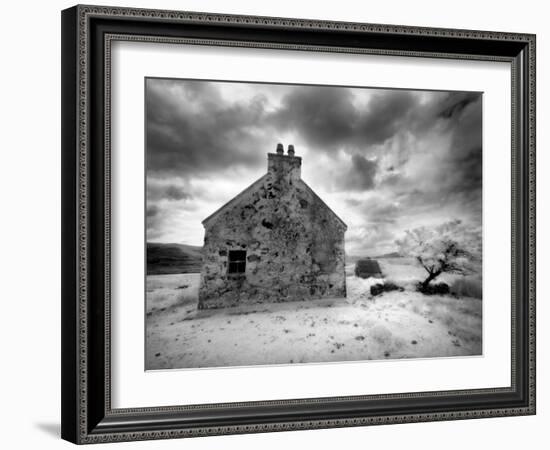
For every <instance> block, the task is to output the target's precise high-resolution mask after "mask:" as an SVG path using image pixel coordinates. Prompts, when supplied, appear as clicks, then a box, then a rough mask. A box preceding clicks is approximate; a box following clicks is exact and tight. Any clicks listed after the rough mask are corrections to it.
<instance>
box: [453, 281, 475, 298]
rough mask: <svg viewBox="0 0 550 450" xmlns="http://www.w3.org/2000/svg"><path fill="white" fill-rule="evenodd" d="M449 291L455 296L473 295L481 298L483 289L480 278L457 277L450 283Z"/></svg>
mask: <svg viewBox="0 0 550 450" xmlns="http://www.w3.org/2000/svg"><path fill="white" fill-rule="evenodd" d="M451 293H452V294H454V295H456V296H457V297H473V298H479V299H481V298H482V296H483V289H482V285H481V280H480V279H476V278H466V277H463V278H457V279H456V280H455V281H454V282H453V284H451Z"/></svg>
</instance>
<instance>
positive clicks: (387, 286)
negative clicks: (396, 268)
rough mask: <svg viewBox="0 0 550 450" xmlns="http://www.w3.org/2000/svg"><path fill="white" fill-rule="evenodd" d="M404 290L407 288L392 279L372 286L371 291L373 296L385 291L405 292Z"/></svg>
mask: <svg viewBox="0 0 550 450" xmlns="http://www.w3.org/2000/svg"><path fill="white" fill-rule="evenodd" d="M404 290H405V289H403V288H402V287H401V286H398V285H397V284H395V283H392V282H391V281H386V282H385V283H376V284H373V285H372V286H371V287H370V293H371V295H373V296H376V295H380V294H383V293H384V292H391V291H400V292H403V291H404Z"/></svg>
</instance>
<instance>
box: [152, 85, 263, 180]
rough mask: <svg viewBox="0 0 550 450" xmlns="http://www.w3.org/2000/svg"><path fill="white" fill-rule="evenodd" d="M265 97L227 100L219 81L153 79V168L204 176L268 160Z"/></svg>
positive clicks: (160, 170)
mask: <svg viewBox="0 0 550 450" xmlns="http://www.w3.org/2000/svg"><path fill="white" fill-rule="evenodd" d="M265 101H266V100H265V97H263V96H261V95H258V96H256V97H254V98H253V99H252V100H250V101H248V102H239V101H236V102H227V101H224V99H223V98H222V97H221V95H220V93H219V92H218V89H217V87H216V85H215V84H214V83H208V82H200V81H178V80H158V79H150V80H148V81H147V101H146V120H147V170H148V171H150V172H157V173H158V172H164V173H177V174H179V175H180V176H183V175H195V176H197V175H198V176H200V175H201V174H204V173H206V172H212V171H216V170H217V169H220V168H226V167H228V166H232V165H234V166H239V165H242V166H251V165H252V166H253V165H255V164H259V163H260V162H263V160H264V158H265V147H264V146H263V145H262V144H265V142H263V141H262V139H261V137H260V135H259V134H258V133H257V131H258V130H260V129H261V128H262V127H265V123H264V122H263V121H262V117H263V116H264V114H265V112H264V105H265Z"/></svg>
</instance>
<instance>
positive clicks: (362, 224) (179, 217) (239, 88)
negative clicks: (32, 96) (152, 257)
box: [145, 79, 482, 256]
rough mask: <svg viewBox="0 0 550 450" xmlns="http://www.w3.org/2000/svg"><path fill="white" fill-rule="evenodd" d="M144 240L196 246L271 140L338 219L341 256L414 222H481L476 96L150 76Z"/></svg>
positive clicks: (257, 171) (371, 251) (376, 244)
mask: <svg viewBox="0 0 550 450" xmlns="http://www.w3.org/2000/svg"><path fill="white" fill-rule="evenodd" d="M145 107H146V151H147V240H148V241H149V242H174V243H185V244H191V245H202V241H203V238H204V231H203V227H202V224H201V221H202V220H203V219H204V218H206V217H207V216H208V215H210V214H211V213H212V212H214V211H215V210H216V209H218V208H219V207H220V206H221V205H223V204H224V203H226V202H227V201H229V200H231V199H232V198H233V197H234V196H235V195H237V194H238V193H239V192H241V191H242V190H243V189H245V188H246V187H247V186H249V185H250V184H251V183H252V182H254V181H255V180H257V179H258V178H260V177H261V176H262V175H263V174H264V173H265V172H266V169H267V153H268V152H274V151H275V147H276V145H277V143H278V142H282V143H283V144H284V145H285V149H286V147H287V146H288V144H294V147H295V149H296V155H297V156H301V157H302V178H303V180H304V181H305V182H306V183H307V184H309V186H311V187H312V188H313V189H314V190H315V192H316V193H317V194H318V195H319V196H320V197H321V198H322V199H323V200H324V201H325V202H326V203H327V204H328V205H329V206H330V207H331V208H332V209H333V210H334V211H335V212H336V213H337V214H338V215H339V216H340V217H341V218H342V219H343V220H344V221H345V222H346V223H347V225H348V231H347V232H346V251H347V253H348V254H350V255H370V256H373V255H379V254H383V253H388V252H392V251H394V250H395V239H397V238H399V237H400V236H401V235H402V233H403V231H404V230H406V229H410V228H415V227H418V226H423V225H426V226H431V225H438V224H440V223H442V222H446V221H449V220H453V219H460V220H462V221H463V222H465V223H466V224H471V225H473V226H475V227H478V226H480V225H481V197H482V192H481V181H482V180H481V177H482V165H481V162H482V149H481V145H482V123H481V119H482V95H481V94H480V93H475V92H442V91H437V92H435V91H414V90H393V89H370V88H356V87H354V88H348V87H332V86H296V85H278V84H259V83H235V82H216V81H199V80H168V79H147V81H146V105H145Z"/></svg>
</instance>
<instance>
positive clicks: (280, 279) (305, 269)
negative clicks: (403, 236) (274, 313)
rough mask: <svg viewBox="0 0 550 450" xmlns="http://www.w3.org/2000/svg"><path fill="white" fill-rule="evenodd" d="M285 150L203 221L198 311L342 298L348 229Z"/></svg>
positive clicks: (291, 148) (279, 150)
mask: <svg viewBox="0 0 550 450" xmlns="http://www.w3.org/2000/svg"><path fill="white" fill-rule="evenodd" d="M301 165H302V158H300V157H298V156H295V153H294V146H293V145H289V146H288V153H287V154H284V149H283V145H282V144H278V145H277V151H276V153H269V154H268V164H267V173H266V174H265V175H263V176H262V177H261V178H260V179H259V180H257V181H256V182H255V183H253V184H252V185H250V186H249V187H248V188H246V189H245V190H244V191H242V192H241V193H240V194H239V195H237V196H236V197H235V198H233V199H232V200H230V201H229V202H228V203H226V204H225V205H223V206H222V207H221V208H220V209H218V210H217V211H216V212H214V213H213V214H212V215H210V216H209V217H207V218H206V219H204V221H203V222H202V224H203V226H204V229H205V234H204V247H203V263H202V269H201V281H200V287H199V305H198V306H199V309H207V308H220V307H227V306H236V305H241V304H249V303H263V302H287V301H299V300H309V299H321V298H327V297H345V296H346V277H345V272H344V265H345V253H344V233H345V231H346V229H347V226H346V224H345V223H344V222H343V221H342V219H340V218H339V217H338V216H337V215H336V214H335V213H334V212H333V211H332V210H331V209H330V208H329V207H328V206H327V205H326V204H325V203H324V202H323V200H321V198H319V197H318V196H317V194H315V192H313V190H312V189H311V188H310V187H309V186H308V185H307V184H306V183H305V182H304V181H303V180H302V179H301Z"/></svg>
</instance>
